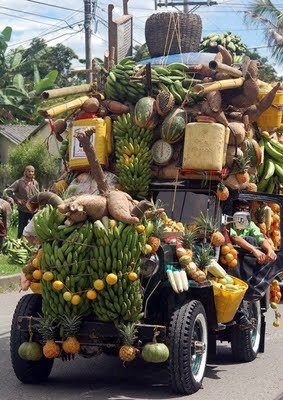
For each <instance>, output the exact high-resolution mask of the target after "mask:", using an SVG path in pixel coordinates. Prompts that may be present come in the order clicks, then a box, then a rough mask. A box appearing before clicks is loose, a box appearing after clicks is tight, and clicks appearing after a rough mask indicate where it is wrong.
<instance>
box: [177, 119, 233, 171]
mask: <svg viewBox="0 0 283 400" xmlns="http://www.w3.org/2000/svg"><path fill="white" fill-rule="evenodd" d="M229 135H230V129H229V128H226V127H225V126H224V125H222V124H217V123H208V122H192V123H189V124H187V126H186V132H185V142H184V153H183V165H182V167H183V169H187V170H196V171H219V172H220V171H221V170H222V167H223V166H224V165H225V159H226V151H227V145H228V141H229Z"/></svg>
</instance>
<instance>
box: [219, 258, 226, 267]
mask: <svg viewBox="0 0 283 400" xmlns="http://www.w3.org/2000/svg"><path fill="white" fill-rule="evenodd" d="M220 262H221V264H224V265H227V261H226V260H225V257H223V256H222V257H220Z"/></svg>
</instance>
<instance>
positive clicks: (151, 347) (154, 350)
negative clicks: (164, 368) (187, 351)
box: [141, 342, 169, 363]
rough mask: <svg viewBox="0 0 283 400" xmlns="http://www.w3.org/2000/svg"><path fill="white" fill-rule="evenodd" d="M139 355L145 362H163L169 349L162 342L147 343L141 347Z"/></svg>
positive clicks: (167, 355)
mask: <svg viewBox="0 0 283 400" xmlns="http://www.w3.org/2000/svg"><path fill="white" fill-rule="evenodd" d="M141 356H142V358H143V360H144V361H146V362H151V363H163V362H165V361H166V360H167V359H168V357H169V349H168V347H167V346H166V345H165V344H164V343H157V342H152V343H147V344H146V345H145V346H144V347H143V349H142V354H141Z"/></svg>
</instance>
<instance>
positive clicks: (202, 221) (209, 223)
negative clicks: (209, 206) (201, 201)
mask: <svg viewBox="0 0 283 400" xmlns="http://www.w3.org/2000/svg"><path fill="white" fill-rule="evenodd" d="M195 224H196V229H197V230H198V231H200V232H202V233H205V232H206V234H207V235H210V234H212V233H213V232H216V231H217V230H218V229H217V226H218V224H217V221H214V219H213V217H211V216H209V215H204V213H203V212H201V213H200V216H199V217H198V218H196V219H195Z"/></svg>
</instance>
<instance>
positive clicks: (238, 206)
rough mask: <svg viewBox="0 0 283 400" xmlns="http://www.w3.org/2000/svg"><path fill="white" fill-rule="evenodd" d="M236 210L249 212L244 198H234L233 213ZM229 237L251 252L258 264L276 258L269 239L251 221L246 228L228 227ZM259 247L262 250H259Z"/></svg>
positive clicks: (248, 205) (272, 260)
mask: <svg viewBox="0 0 283 400" xmlns="http://www.w3.org/2000/svg"><path fill="white" fill-rule="evenodd" d="M238 211H246V212H248V213H249V212H250V204H249V202H247V201H244V200H236V201H235V202H234V204H233V214H234V213H236V212H238ZM230 237H231V240H232V242H233V243H234V244H236V245H238V246H240V247H241V248H242V249H244V250H247V251H249V252H250V253H252V254H253V255H254V256H255V257H256V259H257V262H258V263H259V264H260V265H263V264H267V263H268V262H274V261H275V260H276V258H277V256H276V254H275V252H274V250H273V249H272V247H271V245H270V243H269V241H268V240H267V239H265V237H264V235H263V234H262V233H261V232H260V229H259V228H258V227H257V226H256V224H255V223H254V222H253V221H250V222H249V225H248V227H247V228H246V229H236V228H230ZM258 247H260V248H261V249H262V250H263V251H264V252H263V251H261V250H259V249H258Z"/></svg>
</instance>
